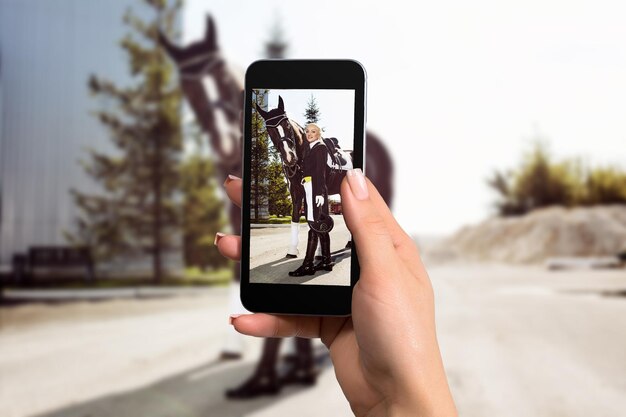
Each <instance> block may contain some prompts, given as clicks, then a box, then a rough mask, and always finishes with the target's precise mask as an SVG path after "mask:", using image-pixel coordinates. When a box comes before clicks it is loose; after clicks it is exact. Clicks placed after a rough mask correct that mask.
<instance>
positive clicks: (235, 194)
mask: <svg viewBox="0 0 626 417" xmlns="http://www.w3.org/2000/svg"><path fill="white" fill-rule="evenodd" d="M242 185H243V182H242V181H241V178H238V177H235V176H234V175H229V176H228V178H226V181H224V188H225V189H226V194H228V198H230V201H232V202H233V203H234V204H235V205H237V206H238V207H241V193H242V190H243V188H242Z"/></svg>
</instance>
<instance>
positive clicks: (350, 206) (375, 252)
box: [341, 168, 398, 277]
mask: <svg viewBox="0 0 626 417" xmlns="http://www.w3.org/2000/svg"><path fill="white" fill-rule="evenodd" d="M370 190H371V191H373V192H374V191H375V188H374V185H373V184H372V183H371V182H370V181H368V180H367V179H366V178H365V175H363V172H362V171H361V170H360V169H358V168H357V169H353V170H350V171H348V173H347V175H346V178H345V179H344V180H343V182H342V183H341V205H342V208H343V215H344V218H345V220H346V225H347V226H348V229H350V232H351V233H352V236H353V238H354V242H355V246H356V250H357V253H358V257H359V264H360V265H361V268H362V270H363V271H368V272H370V271H371V272H373V273H374V274H373V276H382V277H384V276H386V275H388V273H389V266H390V265H397V262H396V260H397V256H398V255H397V254H396V251H395V248H394V244H393V239H392V236H391V231H390V230H389V227H388V221H387V219H386V218H385V216H390V215H391V214H389V213H388V212H387V213H385V212H381V211H380V210H378V209H377V207H376V205H375V204H374V202H373V200H372V199H370V194H373V193H370ZM362 275H363V274H362ZM367 275H368V276H369V275H370V274H367Z"/></svg>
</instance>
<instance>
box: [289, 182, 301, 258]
mask: <svg viewBox="0 0 626 417" xmlns="http://www.w3.org/2000/svg"><path fill="white" fill-rule="evenodd" d="M291 201H292V202H293V204H292V209H291V244H290V245H289V250H288V251H287V258H297V257H298V253H299V252H298V234H299V233H300V209H301V208H302V196H301V195H299V193H298V192H292V193H291Z"/></svg>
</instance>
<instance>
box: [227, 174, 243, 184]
mask: <svg viewBox="0 0 626 417" xmlns="http://www.w3.org/2000/svg"><path fill="white" fill-rule="evenodd" d="M239 179H241V178H239V177H236V176H234V175H230V174H228V177H227V178H226V181H224V185H226V184H228V183H229V182H231V181H235V180H239Z"/></svg>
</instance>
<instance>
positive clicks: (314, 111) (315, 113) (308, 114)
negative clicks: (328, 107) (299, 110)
mask: <svg viewBox="0 0 626 417" xmlns="http://www.w3.org/2000/svg"><path fill="white" fill-rule="evenodd" d="M321 117H322V115H321V114H320V109H319V107H318V106H317V101H316V100H315V96H313V94H311V98H309V101H308V102H307V104H306V109H305V110H304V118H305V119H306V123H307V124H308V123H317V122H318V121H319V120H320V118H321Z"/></svg>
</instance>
